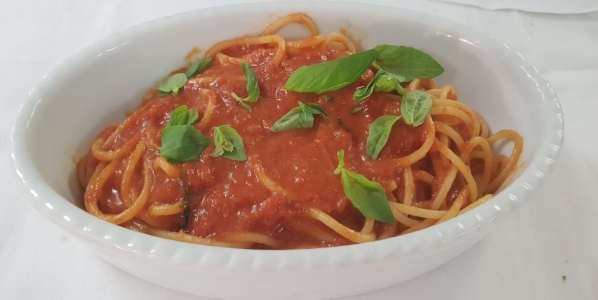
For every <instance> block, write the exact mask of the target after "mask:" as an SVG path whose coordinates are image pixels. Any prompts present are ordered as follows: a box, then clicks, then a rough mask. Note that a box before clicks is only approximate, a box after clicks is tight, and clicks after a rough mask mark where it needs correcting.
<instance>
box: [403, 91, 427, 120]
mask: <svg viewBox="0 0 598 300" xmlns="http://www.w3.org/2000/svg"><path fill="white" fill-rule="evenodd" d="M400 109H401V115H402V116H403V122H405V124H407V125H413V126H419V125H421V124H423V123H424V121H425V120H426V117H427V116H428V114H429V113H430V110H431V109H432V97H430V94H428V93H426V92H421V91H411V92H409V93H407V94H405V95H403V98H402V99H401V106H400Z"/></svg>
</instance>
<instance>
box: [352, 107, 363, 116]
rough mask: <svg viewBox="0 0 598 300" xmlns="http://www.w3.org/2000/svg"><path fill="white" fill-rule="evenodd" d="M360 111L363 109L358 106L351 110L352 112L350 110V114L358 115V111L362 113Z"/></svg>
mask: <svg viewBox="0 0 598 300" xmlns="http://www.w3.org/2000/svg"><path fill="white" fill-rule="evenodd" d="M362 110H363V107H361V106H358V107H356V108H354V109H352V110H351V113H352V114H356V113H358V112H360V111H362Z"/></svg>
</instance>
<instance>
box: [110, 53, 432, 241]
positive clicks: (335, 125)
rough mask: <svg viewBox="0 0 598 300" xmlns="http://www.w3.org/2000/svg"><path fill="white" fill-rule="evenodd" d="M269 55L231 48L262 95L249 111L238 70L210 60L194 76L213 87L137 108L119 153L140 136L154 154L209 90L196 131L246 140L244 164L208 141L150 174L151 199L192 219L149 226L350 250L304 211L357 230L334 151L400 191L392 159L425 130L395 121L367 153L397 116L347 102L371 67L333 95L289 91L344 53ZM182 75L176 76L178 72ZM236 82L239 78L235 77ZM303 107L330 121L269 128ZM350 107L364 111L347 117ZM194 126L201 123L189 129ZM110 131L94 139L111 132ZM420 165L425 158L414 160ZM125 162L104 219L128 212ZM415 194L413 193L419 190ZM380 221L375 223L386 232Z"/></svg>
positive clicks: (384, 106) (390, 105) (378, 106)
mask: <svg viewBox="0 0 598 300" xmlns="http://www.w3.org/2000/svg"><path fill="white" fill-rule="evenodd" d="M272 52H273V50H270V49H263V48H259V49H258V48H255V47H239V48H233V49H229V50H228V51H227V52H225V53H226V54H227V55H230V56H234V57H241V56H244V55H246V56H247V57H249V59H250V62H251V63H250V65H251V66H252V68H253V69H254V71H255V73H256V75H257V78H258V81H259V87H260V89H261V92H260V97H259V99H258V100H257V102H255V103H251V104H250V105H251V107H252V109H253V111H252V112H248V111H246V110H245V109H244V108H242V107H241V106H240V105H239V104H238V103H237V102H236V101H235V100H234V99H233V98H232V96H231V93H232V92H234V93H236V94H237V95H239V96H240V97H245V96H246V95H247V92H246V90H245V85H246V81H245V80H244V78H245V77H244V74H243V72H242V70H241V67H240V66H239V65H238V64H226V65H223V64H221V63H220V62H219V61H218V60H217V59H214V61H213V63H212V65H211V66H210V67H209V68H208V69H207V70H206V71H204V72H203V73H201V74H200V75H199V76H198V77H213V78H218V80H216V81H213V82H208V83H206V82H203V83H198V82H197V81H196V80H189V81H188V82H187V84H186V85H185V87H184V88H183V90H182V91H181V92H180V93H179V94H178V95H177V96H173V95H171V96H164V97H156V98H155V99H153V100H151V101H149V102H147V104H145V105H144V106H142V107H141V108H139V109H138V110H136V111H135V112H134V113H133V115H132V116H131V117H130V118H131V122H132V123H131V126H129V127H127V129H126V130H125V132H124V133H123V134H122V137H121V138H119V140H118V141H117V143H116V146H115V148H117V147H119V145H122V144H124V143H125V142H126V141H127V139H129V138H131V137H133V136H135V135H136V134H141V135H142V136H143V137H145V138H146V140H147V141H148V147H149V149H150V150H151V153H150V156H152V157H151V158H152V159H153V158H155V157H157V156H158V155H159V150H160V145H161V142H160V130H162V129H163V128H164V127H165V126H166V124H167V123H168V120H169V118H170V113H171V112H172V110H174V109H175V108H177V107H178V106H180V105H183V104H185V105H187V106H188V107H189V108H190V109H197V110H198V111H199V112H200V116H201V117H203V112H204V110H205V107H206V103H207V102H208V98H209V94H210V93H212V92H214V93H215V96H216V106H215V109H214V112H213V115H212V117H211V119H210V122H209V126H208V127H207V129H204V130H201V132H202V133H203V134H204V135H206V136H208V137H210V138H211V139H213V130H212V128H214V127H216V126H219V125H224V124H227V125H229V126H231V127H232V128H234V129H236V130H237V132H238V133H239V135H240V136H241V137H242V138H243V143H244V146H245V150H246V153H247V157H248V159H247V161H232V160H229V159H226V158H223V157H218V158H213V157H211V156H210V153H212V151H213V150H214V144H213V143H212V144H211V145H210V146H209V147H208V148H207V149H206V150H205V151H204V152H203V154H202V155H201V157H200V159H199V160H197V161H194V162H189V163H184V164H179V165H175V166H176V167H177V168H178V169H179V171H180V172H181V178H180V179H172V178H167V177H166V175H165V174H164V172H161V171H158V170H154V175H155V176H154V182H153V184H152V191H151V195H150V200H149V202H151V203H153V204H173V203H177V202H178V201H181V200H183V199H184V198H185V195H187V197H188V199H187V200H189V201H190V213H189V217H188V220H185V218H184V216H182V215H181V214H179V215H175V216H167V217H151V216H146V220H145V221H146V222H148V223H150V224H151V225H154V226H157V227H160V228H163V229H167V230H178V229H183V230H184V231H185V232H187V233H189V234H193V235H196V236H200V237H205V238H213V239H217V240H225V239H226V237H227V235H230V234H233V233H237V232H257V233H262V234H266V235H269V236H272V237H273V238H274V239H276V240H277V241H279V242H280V243H281V245H282V246H281V247H282V248H296V247H326V246H338V245H345V244H351V243H352V242H350V241H349V240H347V239H345V238H343V237H341V236H340V235H338V234H336V233H334V232H333V231H332V230H330V229H328V228H327V227H326V226H324V225H323V224H321V223H319V222H318V221H316V220H313V219H311V218H309V217H308V216H307V214H306V211H308V210H309V209H310V208H312V207H313V208H317V209H320V210H322V211H323V212H325V213H327V214H329V215H331V216H332V217H334V218H335V219H337V220H338V221H339V222H341V223H342V224H344V225H346V226H348V227H350V228H352V229H354V230H357V231H359V230H361V227H362V226H363V224H364V217H363V216H362V214H361V213H360V212H359V211H358V210H357V209H355V208H354V207H353V205H352V204H351V202H350V201H349V200H348V199H347V198H346V196H345V194H344V192H343V187H342V185H341V180H340V176H338V175H334V174H333V171H334V170H335V168H336V167H337V165H338V159H337V152H338V151H340V150H344V151H345V164H346V168H347V169H350V170H352V171H355V172H357V173H360V174H362V175H364V176H365V177H367V178H368V179H370V180H373V181H376V182H378V183H380V184H381V185H382V186H383V187H384V188H385V189H387V190H388V189H390V186H391V184H392V182H393V181H394V182H395V183H397V184H398V185H399V186H401V184H402V183H401V178H402V174H401V172H402V171H401V170H400V169H397V167H395V166H394V165H393V164H392V163H389V161H390V160H389V159H390V158H398V157H401V156H405V155H407V154H410V153H411V152H413V151H415V150H417V149H418V148H419V147H420V146H421V145H422V143H423V140H424V137H425V130H424V129H423V126H420V127H412V126H407V125H405V124H404V123H403V122H402V121H398V122H396V124H395V125H394V127H393V129H392V132H391V135H390V138H389V141H388V143H387V145H386V147H384V149H383V150H382V152H381V154H380V156H379V159H377V160H372V159H370V158H369V157H367V155H366V149H365V148H366V146H365V145H366V139H367V134H368V129H369V126H370V124H371V123H372V122H373V121H374V120H375V119H376V118H378V117H380V116H382V115H385V114H394V115H398V114H399V105H398V101H397V100H398V99H400V97H398V96H393V95H388V94H385V93H374V94H373V95H372V96H371V97H370V98H369V99H367V100H365V101H362V102H360V103H356V102H354V101H353V99H352V96H353V93H354V92H355V90H356V89H357V88H359V87H363V86H365V85H367V83H368V82H369V81H370V79H371V78H372V76H373V72H372V71H371V70H368V71H367V72H366V73H365V74H364V76H362V78H361V79H359V80H358V81H357V82H355V83H353V84H351V85H350V86H348V87H346V88H343V89H341V90H338V91H333V92H328V93H324V94H321V95H317V94H313V93H295V92H288V91H286V90H285V89H284V88H283V87H284V84H285V82H286V80H287V79H288V77H289V76H290V74H291V73H292V72H293V71H294V70H296V69H297V68H299V67H301V66H303V65H311V64H315V63H319V62H322V61H327V60H333V59H336V58H339V57H342V56H346V55H347V54H345V53H342V52H338V51H336V50H333V49H328V48H325V49H324V48H323V49H311V50H308V51H306V52H304V53H302V54H300V55H289V54H287V58H286V59H285V60H284V61H283V62H282V63H281V64H280V65H279V66H273V65H270V64H268V63H267V62H268V61H269V59H270V57H271V55H272ZM179 71H180V70H179ZM239 78H242V80H239ZM298 101H301V102H303V103H317V104H320V105H321V106H322V107H323V109H324V111H325V112H326V114H327V116H328V120H326V119H324V118H323V117H322V116H319V115H318V116H315V123H314V127H313V128H306V129H293V130H288V131H284V132H279V133H274V132H272V131H271V130H270V128H271V126H272V125H273V124H274V123H275V122H276V121H277V120H278V119H279V118H280V117H282V116H283V115H285V114H286V113H287V112H289V111H290V110H291V109H293V108H295V107H297V106H298V103H297V102H298ZM356 107H362V108H363V109H362V110H361V111H359V112H357V113H351V112H352V111H353V109H355V108H356ZM195 126H196V128H197V127H198V124H197V123H196V124H195ZM112 130H113V128H112V129H110V127H109V128H108V129H106V130H105V131H104V132H103V133H101V134H100V135H105V136H108V135H109V134H110V133H111V132H112ZM256 165H261V166H262V167H263V170H264V171H265V173H266V174H267V175H268V176H269V177H270V178H271V179H272V180H274V181H275V182H276V183H278V184H279V185H280V186H281V187H283V188H284V189H285V190H286V191H287V192H288V194H287V195H282V194H277V193H273V192H271V191H270V190H268V189H267V188H266V187H264V185H263V184H262V183H260V182H259V180H258V178H257V177H256V175H255V172H254V170H255V166H256ZM420 165H421V166H422V167H424V165H429V162H426V161H423V162H421V163H420ZM124 166H125V159H123V161H122V162H121V163H120V164H119V165H118V167H117V168H118V170H119V171H118V172H117V175H116V176H112V178H111V180H110V182H109V183H107V184H106V186H105V190H104V193H103V195H104V196H103V198H102V199H100V202H99V204H100V208H101V209H102V210H103V211H104V212H106V213H118V212H120V211H122V210H123V209H124V206H123V203H122V199H120V198H119V196H118V192H117V191H119V189H120V182H121V180H122V170H124ZM132 186H133V187H134V191H135V192H134V193H135V194H139V191H140V190H141V188H142V186H143V175H142V167H141V164H138V166H137V169H136V172H135V175H134V180H133V184H132ZM418 190H419V189H418ZM429 197H430V193H421V192H420V193H418V194H416V199H415V200H424V199H429ZM383 226H386V225H384V224H378V222H377V225H376V227H375V229H376V230H377V231H380V230H382V227H383ZM398 226H401V225H398ZM304 228H313V229H314V230H316V229H317V230H320V231H321V232H324V233H326V234H328V235H329V236H333V237H334V239H332V240H328V241H321V240H318V239H316V238H314V237H311V236H309V235H307V234H305V233H304V230H302V229H304Z"/></svg>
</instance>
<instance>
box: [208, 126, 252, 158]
mask: <svg viewBox="0 0 598 300" xmlns="http://www.w3.org/2000/svg"><path fill="white" fill-rule="evenodd" d="M214 143H215V144H216V149H214V152H212V154H211V155H212V157H219V156H224V157H226V158H228V159H232V160H247V154H246V153H245V147H244V146H243V139H242V138H241V136H240V135H239V134H238V133H237V131H236V130H234V129H233V128H231V127H229V126H228V125H221V126H218V127H216V128H214Z"/></svg>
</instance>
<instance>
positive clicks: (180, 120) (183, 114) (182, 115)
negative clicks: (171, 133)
mask: <svg viewBox="0 0 598 300" xmlns="http://www.w3.org/2000/svg"><path fill="white" fill-rule="evenodd" d="M197 121H199V113H198V112H197V110H195V109H192V110H189V108H187V105H181V106H179V107H177V108H176V109H175V110H173V111H172V114H170V120H169V121H168V126H174V125H193V124H195V122H197Z"/></svg>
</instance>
